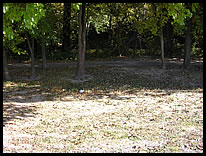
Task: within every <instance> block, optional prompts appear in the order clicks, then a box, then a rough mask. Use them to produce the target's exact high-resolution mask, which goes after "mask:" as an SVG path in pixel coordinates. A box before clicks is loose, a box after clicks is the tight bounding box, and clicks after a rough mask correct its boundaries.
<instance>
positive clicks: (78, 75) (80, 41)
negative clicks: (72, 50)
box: [76, 3, 86, 80]
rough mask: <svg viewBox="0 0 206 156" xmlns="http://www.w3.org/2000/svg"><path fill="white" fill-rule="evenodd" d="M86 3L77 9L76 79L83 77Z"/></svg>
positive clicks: (82, 78)
mask: <svg viewBox="0 0 206 156" xmlns="http://www.w3.org/2000/svg"><path fill="white" fill-rule="evenodd" d="M85 8H86V4H85V3H82V5H80V11H79V34H78V60H77V72H76V79H77V80H84V79H85V50H86V36H85V35H86V22H85Z"/></svg>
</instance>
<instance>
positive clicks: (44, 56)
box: [41, 38, 47, 70]
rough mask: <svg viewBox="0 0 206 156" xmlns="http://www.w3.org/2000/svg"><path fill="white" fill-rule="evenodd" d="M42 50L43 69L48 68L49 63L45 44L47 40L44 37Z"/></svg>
mask: <svg viewBox="0 0 206 156" xmlns="http://www.w3.org/2000/svg"><path fill="white" fill-rule="evenodd" d="M41 50H42V69H43V70H46V69H47V64H46V45H45V40H44V39H43V38H42V39H41Z"/></svg>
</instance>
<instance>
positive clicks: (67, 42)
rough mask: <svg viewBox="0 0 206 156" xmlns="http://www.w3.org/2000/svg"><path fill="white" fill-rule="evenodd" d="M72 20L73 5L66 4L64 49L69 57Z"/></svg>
mask: <svg viewBox="0 0 206 156" xmlns="http://www.w3.org/2000/svg"><path fill="white" fill-rule="evenodd" d="M70 18H71V3H64V25H63V43H62V48H63V52H65V53H66V54H67V56H68V53H69V51H70V43H71V41H70Z"/></svg>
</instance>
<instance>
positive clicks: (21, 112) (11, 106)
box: [3, 102, 38, 126]
mask: <svg viewBox="0 0 206 156" xmlns="http://www.w3.org/2000/svg"><path fill="white" fill-rule="evenodd" d="M37 114H38V112H37V107H36V106H34V105H29V104H28V105H27V106H25V105H23V106H22V105H20V104H17V103H13V102H12V103H8V102H4V104H3V126H5V125H6V124H9V122H10V121H12V120H14V119H19V120H22V118H35V117H36V115H37Z"/></svg>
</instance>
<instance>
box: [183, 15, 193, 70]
mask: <svg viewBox="0 0 206 156" xmlns="http://www.w3.org/2000/svg"><path fill="white" fill-rule="evenodd" d="M186 26H187V30H186V33H185V45H184V55H185V56H184V67H185V68H187V67H188V66H189V65H190V54H191V46H192V34H191V33H192V18H190V19H188V20H187V23H186Z"/></svg>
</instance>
